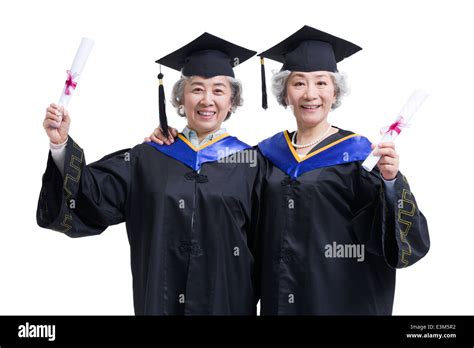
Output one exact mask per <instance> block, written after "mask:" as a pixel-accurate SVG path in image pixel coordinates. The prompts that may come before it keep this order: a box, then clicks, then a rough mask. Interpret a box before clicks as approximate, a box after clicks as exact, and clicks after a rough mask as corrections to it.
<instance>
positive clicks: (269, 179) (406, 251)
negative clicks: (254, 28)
mask: <svg viewBox="0 0 474 348" xmlns="http://www.w3.org/2000/svg"><path fill="white" fill-rule="evenodd" d="M359 50H360V47H358V46H356V45H354V44H352V43H350V42H348V41H345V40H342V39H340V38H337V37H335V36H332V35H330V34H327V33H324V32H322V31H319V30H317V29H314V28H311V27H308V26H304V27H303V28H302V29H300V30H299V31H297V32H296V33H294V34H293V35H291V36H290V37H289V38H287V39H285V40H284V41H282V42H281V43H279V44H278V45H276V46H274V47H272V48H270V49H269V50H267V51H265V52H263V53H261V54H260V56H261V57H262V59H263V57H266V58H270V59H273V60H277V61H279V62H282V63H283V67H282V69H281V72H279V73H277V74H276V75H275V76H274V77H273V80H272V82H273V84H272V90H273V93H274V94H275V96H276V98H277V101H278V103H279V104H280V105H282V106H283V107H285V108H286V107H291V109H292V111H293V115H294V117H295V120H296V126H297V130H296V131H295V132H293V133H290V132H288V131H284V132H280V133H277V134H276V135H274V136H272V137H270V138H268V139H266V140H264V141H262V142H260V143H259V144H258V148H259V150H260V151H261V153H262V154H263V156H265V157H266V158H267V159H268V162H269V165H268V168H267V171H266V175H265V178H264V184H263V185H262V187H263V192H262V207H261V211H260V216H261V217H262V218H261V221H260V230H259V234H260V243H259V244H260V247H259V249H258V257H259V259H260V260H261V263H260V266H259V268H260V272H259V273H260V274H261V275H262V276H261V289H262V290H261V291H262V293H261V313H262V314H263V315H391V313H392V306H393V299H394V290H395V268H403V267H407V266H410V265H412V264H414V263H415V262H417V261H418V260H419V259H420V258H422V257H423V256H424V255H425V254H426V253H427V252H428V249H429V236H428V228H427V223H426V219H425V217H424V216H423V214H422V213H421V212H420V210H419V209H418V206H417V204H416V201H415V198H414V196H413V194H412V192H411V190H410V187H409V185H408V182H407V180H406V178H405V177H404V176H403V175H402V174H401V173H400V172H399V171H398V167H399V157H398V154H397V153H396V151H395V148H394V144H393V143H384V144H380V145H379V146H378V150H377V153H378V154H379V155H381V159H380V161H379V162H378V169H377V170H374V171H373V172H367V171H366V170H364V169H363V168H362V166H361V164H362V161H363V160H364V159H365V158H366V157H367V155H368V154H369V153H370V152H371V149H373V148H374V146H373V145H371V144H370V142H369V141H368V140H367V139H366V138H365V137H363V136H360V135H357V134H354V133H353V132H350V131H346V130H343V129H340V128H337V127H334V126H332V125H331V124H330V123H329V122H328V115H329V112H330V111H331V110H332V109H334V108H336V107H338V106H339V105H340V104H341V98H342V97H343V96H344V95H345V94H346V93H347V85H346V82H345V77H344V76H343V75H342V74H340V73H339V72H338V71H337V65H336V63H337V62H339V61H341V60H342V59H344V58H346V57H348V56H350V55H352V54H354V53H355V52H357V51H359Z"/></svg>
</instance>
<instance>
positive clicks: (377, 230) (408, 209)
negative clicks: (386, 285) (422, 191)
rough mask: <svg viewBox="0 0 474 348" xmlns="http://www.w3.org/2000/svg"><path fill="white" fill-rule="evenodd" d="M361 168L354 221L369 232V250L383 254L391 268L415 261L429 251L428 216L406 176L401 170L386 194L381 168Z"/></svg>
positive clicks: (404, 265) (402, 266) (405, 265)
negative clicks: (420, 206)
mask: <svg viewBox="0 0 474 348" xmlns="http://www.w3.org/2000/svg"><path fill="white" fill-rule="evenodd" d="M358 168H359V175H358V180H356V181H357V184H356V187H357V188H356V197H358V198H357V200H358V202H359V207H358V209H357V213H356V214H355V219H354V221H353V223H355V224H356V225H357V224H358V226H357V228H359V230H361V229H365V233H367V232H368V233H369V235H368V238H367V239H368V241H367V244H368V245H367V250H368V251H369V252H372V253H374V254H377V255H380V256H383V257H384V259H385V261H386V262H387V264H388V265H389V266H390V267H391V268H404V267H408V266H410V265H412V264H414V263H416V262H417V261H418V260H420V259H421V258H422V257H423V256H425V255H426V253H427V252H428V250H429V248H430V238H429V233H428V224H427V221H426V218H425V216H424V215H423V213H422V212H421V211H420V209H419V207H418V204H417V203H416V200H415V196H414V195H413V193H412V192H411V189H410V185H409V184H408V181H407V179H406V177H405V176H404V175H403V174H402V173H401V172H398V174H397V177H396V181H395V185H394V190H393V192H392V193H393V195H387V194H386V193H387V192H386V187H385V185H384V184H383V180H382V178H381V176H380V172H379V171H378V169H374V170H373V171H372V172H367V171H366V170H365V169H363V168H362V166H359V167H358ZM359 198H360V199H359ZM363 233H364V232H361V234H363Z"/></svg>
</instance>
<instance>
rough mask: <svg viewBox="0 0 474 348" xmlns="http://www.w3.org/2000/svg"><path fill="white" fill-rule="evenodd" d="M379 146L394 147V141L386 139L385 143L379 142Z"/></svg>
mask: <svg viewBox="0 0 474 348" xmlns="http://www.w3.org/2000/svg"><path fill="white" fill-rule="evenodd" d="M379 148H392V149H395V143H394V142H393V141H388V142H385V143H380V144H379Z"/></svg>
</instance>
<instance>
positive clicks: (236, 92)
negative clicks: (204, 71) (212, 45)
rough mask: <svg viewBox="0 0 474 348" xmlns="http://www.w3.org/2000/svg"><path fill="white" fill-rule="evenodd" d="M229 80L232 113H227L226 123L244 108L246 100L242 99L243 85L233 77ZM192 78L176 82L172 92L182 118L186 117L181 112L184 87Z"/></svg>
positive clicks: (172, 102) (182, 77)
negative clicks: (241, 107) (239, 108)
mask: <svg viewBox="0 0 474 348" xmlns="http://www.w3.org/2000/svg"><path fill="white" fill-rule="evenodd" d="M226 77H227V78H228V79H229V83H230V88H231V99H230V102H231V105H232V108H231V111H229V112H228V113H227V116H226V117H225V120H224V121H227V120H228V119H229V118H230V116H231V115H232V114H233V113H234V112H235V111H236V110H237V108H238V107H239V106H242V105H243V103H244V98H243V97H242V83H241V82H240V81H239V80H237V79H236V78H233V77H231V76H226ZM191 78H192V76H184V75H182V76H181V78H180V79H179V80H178V81H176V83H175V84H174V86H173V89H172V90H171V104H172V105H173V106H174V107H175V108H176V112H177V113H178V115H179V116H181V117H186V115H185V114H184V113H183V112H180V108H179V106H180V105H182V104H183V103H184V85H185V84H186V81H189V80H191Z"/></svg>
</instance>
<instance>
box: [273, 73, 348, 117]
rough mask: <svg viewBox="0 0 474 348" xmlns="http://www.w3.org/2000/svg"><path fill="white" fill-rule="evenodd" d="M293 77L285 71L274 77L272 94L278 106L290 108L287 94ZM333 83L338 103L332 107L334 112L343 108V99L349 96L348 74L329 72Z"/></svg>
mask: <svg viewBox="0 0 474 348" xmlns="http://www.w3.org/2000/svg"><path fill="white" fill-rule="evenodd" d="M290 75H291V71H289V70H283V71H280V72H277V73H275V74H274V75H273V77H272V93H273V95H274V96H275V97H276V98H277V101H278V104H280V105H282V106H284V107H285V108H286V107H287V106H288V104H286V94H287V87H286V86H287V82H288V79H289V77H290ZM329 75H330V76H331V79H332V82H333V83H334V88H335V90H336V102H335V103H334V104H333V105H332V106H331V109H332V110H334V109H336V108H338V107H339V106H341V99H342V98H343V97H344V96H346V95H347V94H349V86H348V84H347V76H346V74H343V73H339V72H335V73H334V72H329Z"/></svg>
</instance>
